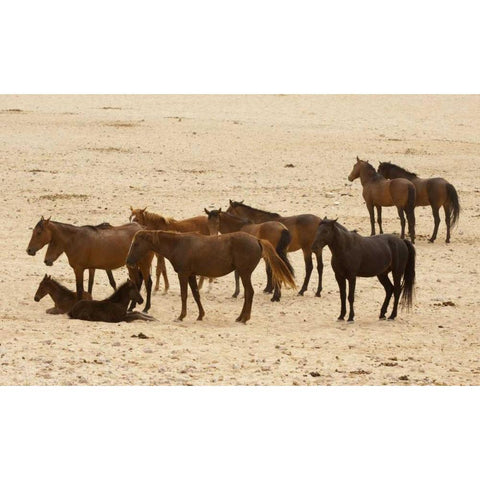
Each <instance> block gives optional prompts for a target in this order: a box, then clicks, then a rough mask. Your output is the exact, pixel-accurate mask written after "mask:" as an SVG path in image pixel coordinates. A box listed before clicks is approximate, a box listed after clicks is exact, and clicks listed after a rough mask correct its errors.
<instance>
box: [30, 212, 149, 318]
mask: <svg viewBox="0 0 480 480" xmlns="http://www.w3.org/2000/svg"><path fill="white" fill-rule="evenodd" d="M142 228H143V227H141V226H140V225H139V224H138V223H129V224H126V225H122V226H120V227H110V228H97V227H92V226H90V225H86V226H83V227H77V226H75V225H69V224H67V223H60V222H54V221H53V220H50V219H44V218H43V217H42V218H41V220H40V221H39V222H38V223H37V225H36V226H35V228H34V229H33V232H32V237H31V239H30V243H29V244H28V247H27V253H28V254H29V255H35V254H36V253H37V251H38V250H40V249H41V248H43V247H44V246H45V245H46V244H49V243H50V242H54V243H55V244H56V245H57V246H58V248H59V249H62V250H63V251H64V252H65V254H66V255H67V258H68V263H69V264H70V266H71V267H72V268H73V271H74V272H75V279H76V285H77V298H78V299H79V300H81V299H82V295H83V272H84V271H85V270H88V269H91V268H94V269H101V270H114V269H116V268H119V267H122V266H123V265H125V259H126V258H127V252H128V249H129V247H130V243H131V241H132V238H133V236H134V235H135V233H136V232H138V231H139V230H142ZM152 257H153V254H152V255H149V256H146V257H145V258H143V259H142V261H141V262H140V263H139V265H138V270H137V269H133V270H132V269H129V274H130V278H131V279H132V280H134V281H135V282H136V284H137V286H138V288H140V286H141V283H142V280H145V286H146V289H147V302H146V305H145V309H144V311H145V312H147V311H148V310H149V308H150V297H151V290H152V279H151V277H150V265H151V263H152ZM134 307H135V304H134V302H132V305H131V306H130V308H131V309H132V310H133V308H134Z"/></svg>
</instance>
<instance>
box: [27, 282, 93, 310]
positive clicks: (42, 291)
mask: <svg viewBox="0 0 480 480" xmlns="http://www.w3.org/2000/svg"><path fill="white" fill-rule="evenodd" d="M45 295H50V297H51V298H52V300H53V303H54V304H55V306H54V307H52V308H49V309H47V310H46V313H50V314H52V315H58V314H59V313H67V312H68V311H69V310H70V309H71V308H72V307H73V306H74V305H75V304H76V303H77V302H78V299H77V294H76V293H75V292H72V291H71V290H69V289H68V288H67V287H64V286H63V285H61V284H60V283H58V282H57V281H56V280H54V279H53V278H52V277H50V276H49V275H45V276H44V277H43V279H42V281H41V282H40V285H39V286H38V289H37V291H36V293H35V297H34V300H35V301H36V302H39V301H40V300H41V299H42V298H43V297H44V296H45ZM91 299H92V296H91V295H90V293H87V292H83V300H91Z"/></svg>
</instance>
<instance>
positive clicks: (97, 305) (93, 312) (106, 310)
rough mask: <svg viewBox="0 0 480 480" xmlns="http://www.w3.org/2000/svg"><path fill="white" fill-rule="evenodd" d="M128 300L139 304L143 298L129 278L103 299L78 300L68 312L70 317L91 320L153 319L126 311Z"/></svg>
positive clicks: (123, 320)
mask: <svg viewBox="0 0 480 480" xmlns="http://www.w3.org/2000/svg"><path fill="white" fill-rule="evenodd" d="M130 302H135V303H138V304H141V303H142V302H143V298H142V296H141V295H140V293H139V292H138V289H137V286H136V285H135V283H134V282H132V281H131V280H127V281H126V282H125V283H123V284H122V285H120V287H118V290H117V291H116V292H115V293H113V294H112V295H110V297H108V298H106V299H105V300H80V301H79V302H77V303H76V304H75V305H74V306H73V307H72V308H71V309H70V311H69V312H68V316H69V317H70V318H76V319H78V320H89V321H91V322H125V321H130V320H137V319H141V320H153V319H154V318H153V317H151V316H150V315H145V314H142V313H140V312H128V313H127V307H128V304H129V303H130Z"/></svg>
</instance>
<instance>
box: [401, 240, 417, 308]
mask: <svg viewBox="0 0 480 480" xmlns="http://www.w3.org/2000/svg"><path fill="white" fill-rule="evenodd" d="M404 242H405V245H406V246H407V248H408V259H407V265H406V267H405V271H404V272H403V283H402V301H401V305H402V307H407V310H409V309H410V308H411V306H412V301H413V287H414V285H415V255H416V253H415V247H414V246H413V245H412V243H411V242H410V241H409V240H404Z"/></svg>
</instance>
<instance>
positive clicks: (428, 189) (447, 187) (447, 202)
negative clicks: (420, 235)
mask: <svg viewBox="0 0 480 480" xmlns="http://www.w3.org/2000/svg"><path fill="white" fill-rule="evenodd" d="M378 173H380V175H383V176H384V177H385V178H391V179H394V178H406V179H407V180H410V181H411V182H412V183H413V185H415V190H416V193H417V195H416V200H415V205H416V206H422V207H423V206H426V205H431V206H432V213H433V219H434V222H435V224H434V228H433V234H432V237H431V238H430V239H429V241H430V242H432V243H433V242H434V241H435V239H436V238H437V232H438V226H439V225H440V215H439V213H438V211H439V210H440V207H442V206H443V210H444V211H445V223H446V224H447V238H446V240H445V241H446V242H447V243H450V228H453V227H454V226H455V224H456V223H457V222H458V218H459V216H460V203H459V201H458V194H457V191H456V190H455V187H454V186H453V185H452V184H451V183H448V182H447V181H446V180H445V179H444V178H439V177H437V178H420V177H417V174H416V173H412V172H409V171H408V170H405V169H404V168H402V167H399V166H397V165H394V164H393V163H390V162H380V166H379V167H378Z"/></svg>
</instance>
